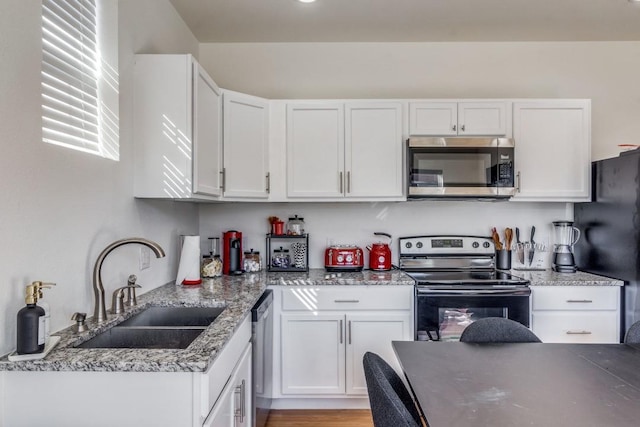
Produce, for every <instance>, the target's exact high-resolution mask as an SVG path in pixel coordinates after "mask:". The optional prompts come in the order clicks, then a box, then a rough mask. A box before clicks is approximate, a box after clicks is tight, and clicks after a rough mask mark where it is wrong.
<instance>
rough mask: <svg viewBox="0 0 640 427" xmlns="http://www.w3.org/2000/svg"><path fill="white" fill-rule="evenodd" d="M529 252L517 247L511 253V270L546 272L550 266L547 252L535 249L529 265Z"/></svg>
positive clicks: (527, 249) (522, 247) (526, 249)
mask: <svg viewBox="0 0 640 427" xmlns="http://www.w3.org/2000/svg"><path fill="white" fill-rule="evenodd" d="M530 255H531V250H530V249H529V248H526V247H524V245H522V246H518V247H517V248H516V250H514V251H512V259H511V261H512V263H511V265H512V268H513V269H514V270H547V269H548V268H549V266H550V259H549V251H547V250H546V249H545V250H540V249H536V250H535V252H534V253H533V258H532V259H531V263H529V257H530Z"/></svg>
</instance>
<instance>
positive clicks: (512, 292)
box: [417, 288, 531, 296]
mask: <svg viewBox="0 0 640 427" xmlns="http://www.w3.org/2000/svg"><path fill="white" fill-rule="evenodd" d="M417 293H418V295H437V296H448V295H530V294H531V289H529V288H527V289H420V288H418V290H417Z"/></svg>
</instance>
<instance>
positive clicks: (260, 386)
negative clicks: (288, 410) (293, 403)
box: [251, 289, 273, 427]
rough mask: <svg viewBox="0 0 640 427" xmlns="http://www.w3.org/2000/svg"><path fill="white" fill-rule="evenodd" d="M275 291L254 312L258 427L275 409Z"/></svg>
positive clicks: (265, 293)
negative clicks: (273, 382)
mask: <svg viewBox="0 0 640 427" xmlns="http://www.w3.org/2000/svg"><path fill="white" fill-rule="evenodd" d="M272 304H273V291H271V290H270V289H267V290H266V291H265V292H264V294H262V296H261V297H260V299H259V300H258V302H256V304H255V305H254V307H253V309H252V310H251V321H252V324H251V326H252V338H251V343H252V347H253V406H254V416H253V425H254V427H264V426H265V424H266V423H267V418H268V417H269V411H270V410H271V399H272V396H271V393H272V379H273V310H272Z"/></svg>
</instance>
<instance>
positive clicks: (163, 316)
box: [116, 307, 225, 327]
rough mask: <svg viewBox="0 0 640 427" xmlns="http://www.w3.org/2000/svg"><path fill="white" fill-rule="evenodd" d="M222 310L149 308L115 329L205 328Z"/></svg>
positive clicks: (211, 308)
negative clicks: (124, 327)
mask: <svg viewBox="0 0 640 427" xmlns="http://www.w3.org/2000/svg"><path fill="white" fill-rule="evenodd" d="M224 309H225V307H150V308H147V309H146V310H144V311H143V312H141V313H139V314H136V315H135V316H133V317H131V318H129V319H127V320H125V321H124V322H122V323H120V324H118V325H117V326H116V327H122V326H128V327H131V326H142V327H149V326H179V327H207V326H209V325H210V324H211V322H213V321H214V320H215V319H216V318H217V317H218V316H220V314H221V313H222V312H223V311H224Z"/></svg>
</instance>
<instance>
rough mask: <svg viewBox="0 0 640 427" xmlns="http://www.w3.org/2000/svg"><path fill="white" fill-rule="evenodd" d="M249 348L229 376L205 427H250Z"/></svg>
mask: <svg viewBox="0 0 640 427" xmlns="http://www.w3.org/2000/svg"><path fill="white" fill-rule="evenodd" d="M251 407H252V405H251V346H250V345H249V346H247V348H246V349H245V351H244V353H243V355H242V356H241V357H240V360H239V361H238V364H237V365H236V369H235V370H234V371H233V373H232V374H231V378H229V381H228V382H227V385H226V386H225V388H224V390H222V393H221V394H220V397H219V398H218V401H217V402H216V404H215V406H214V408H213V410H212V411H211V414H209V416H208V417H207V419H206V421H205V422H204V424H203V425H204V426H205V427H251V426H252V415H253V414H252V410H251Z"/></svg>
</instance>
